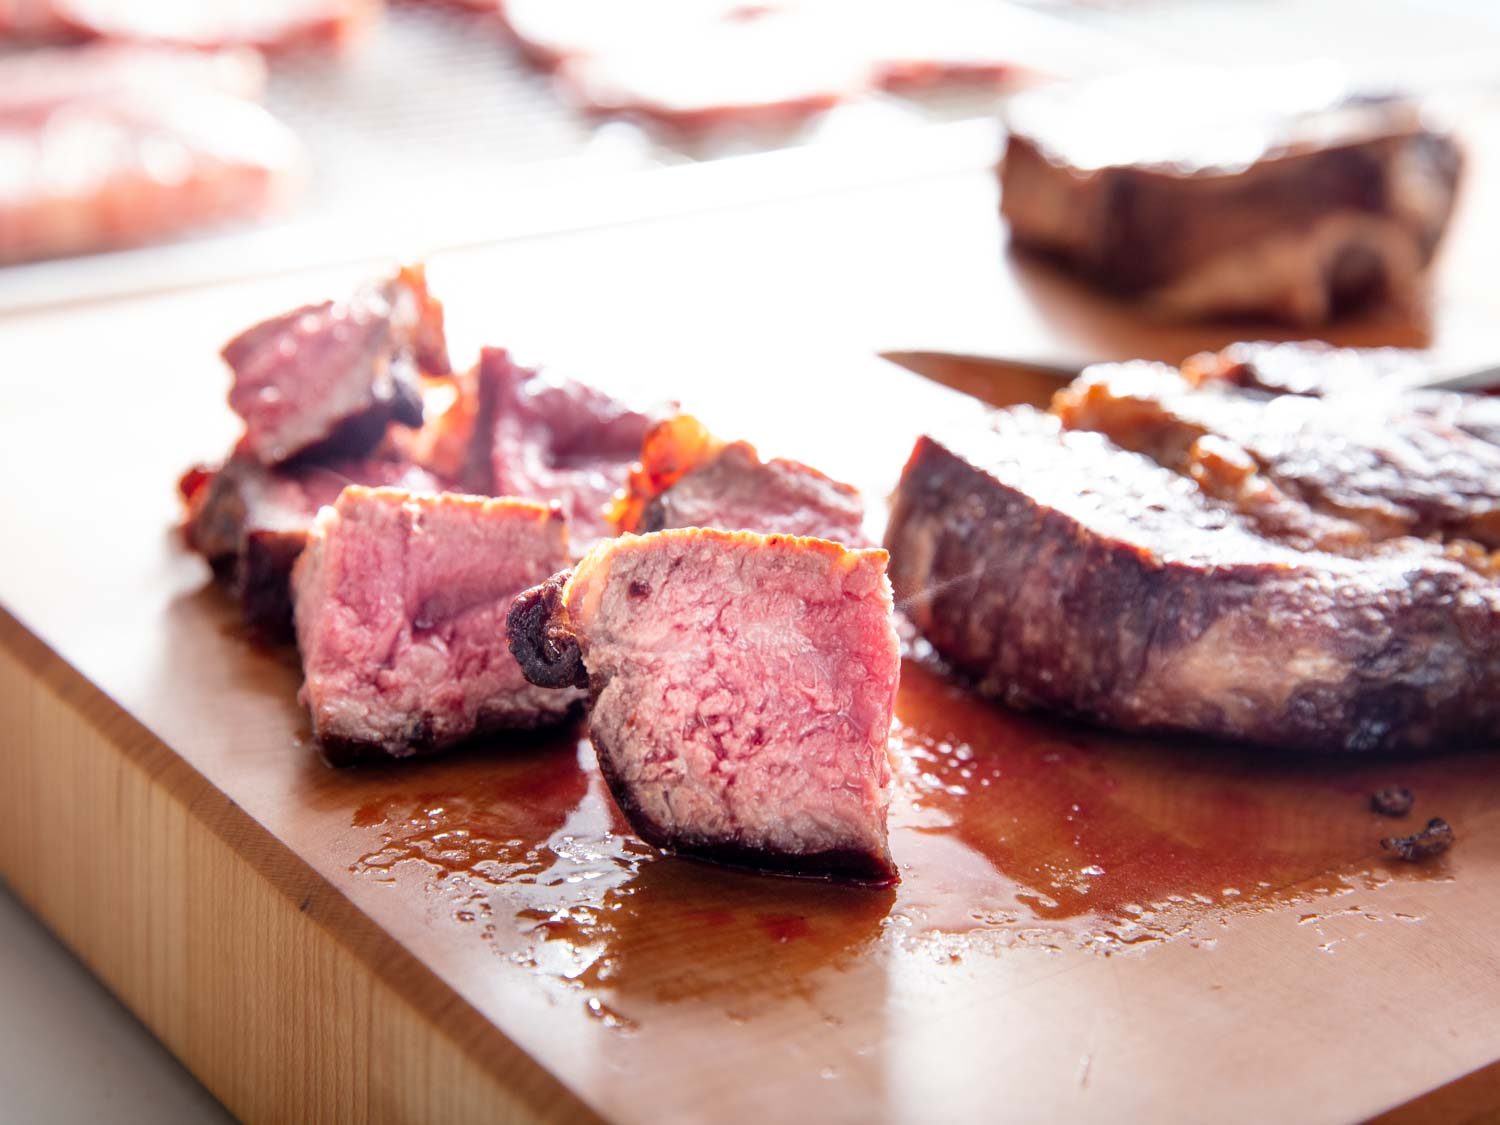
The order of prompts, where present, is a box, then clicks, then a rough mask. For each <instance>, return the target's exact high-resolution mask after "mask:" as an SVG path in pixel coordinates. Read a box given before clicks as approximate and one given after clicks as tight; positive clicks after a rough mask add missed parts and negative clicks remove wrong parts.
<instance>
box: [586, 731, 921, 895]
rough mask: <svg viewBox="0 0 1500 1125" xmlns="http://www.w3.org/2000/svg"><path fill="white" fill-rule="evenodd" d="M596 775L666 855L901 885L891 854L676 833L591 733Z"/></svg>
mask: <svg viewBox="0 0 1500 1125" xmlns="http://www.w3.org/2000/svg"><path fill="white" fill-rule="evenodd" d="M589 737H590V739H591V740H592V741H593V743H594V755H595V757H596V758H597V759H598V761H599V772H600V773H601V774H602V775H603V777H604V782H605V784H606V785H608V786H609V791H610V793H611V794H612V795H613V796H614V799H615V804H617V805H618V806H619V807H620V811H621V812H622V813H624V814H625V819H626V820H627V821H629V822H630V826H631V827H632V828H633V829H635V832H636V834H637V835H638V836H640V838H641V839H642V840H644V841H645V842H646V843H648V844H650V845H651V846H652V847H653V848H655V849H657V850H658V851H660V852H664V853H666V854H668V855H676V856H681V857H683V858H684V859H695V860H700V861H702V862H704V863H713V864H717V865H718V866H721V867H733V868H737V869H739V870H749V871H757V872H760V873H761V874H766V875H778V876H785V877H790V878H796V879H816V880H822V881H824V882H831V883H853V884H857V885H860V886H868V887H889V886H892V885H893V884H895V883H897V882H899V881H900V875H899V874H898V873H897V871H896V865H895V863H894V862H893V861H892V859H891V857H890V853H889V852H883V853H882V852H873V851H866V850H864V849H861V848H847V847H845V848H826V849H824V850H822V851H816V852H786V851H774V850H772V849H769V848H759V847H753V846H750V845H748V844H742V843H738V842H736V841H727V840H716V839H705V838H703V837H694V836H692V835H690V834H687V833H674V832H672V831H670V830H668V829H667V828H666V826H665V825H662V824H660V823H658V822H657V821H655V820H653V819H652V818H651V817H650V816H649V815H648V814H647V813H646V812H645V811H644V810H643V809H642V808H641V806H640V804H639V803H638V802H637V801H636V800H635V798H634V796H633V795H632V794H631V792H630V789H629V787H628V786H626V785H625V784H624V782H623V781H622V779H621V778H620V776H619V774H618V773H617V772H616V770H615V768H614V755H613V754H612V753H611V752H610V750H609V747H608V746H607V745H604V744H602V743H601V742H600V741H599V739H598V737H597V732H595V731H594V730H592V729H591V730H590V731H589Z"/></svg>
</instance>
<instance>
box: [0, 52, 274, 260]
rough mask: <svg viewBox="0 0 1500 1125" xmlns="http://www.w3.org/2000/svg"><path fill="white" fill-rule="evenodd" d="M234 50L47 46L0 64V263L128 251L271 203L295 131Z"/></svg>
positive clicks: (255, 212) (258, 211) (254, 213)
mask: <svg viewBox="0 0 1500 1125" xmlns="http://www.w3.org/2000/svg"><path fill="white" fill-rule="evenodd" d="M263 81H264V73H263V70H262V68H261V67H260V66H259V64H258V62H257V61H256V60H254V59H253V58H251V57H247V56H245V55H243V54H238V53H236V54H232V55H231V54H221V55H215V56H205V57H201V58H200V57H197V56H195V55H192V54H190V53H187V52H174V51H167V50H160V49H155V50H153V49H147V48H121V47H85V48H79V49H76V50H71V49H70V50H64V49H60V48H59V49H48V50H44V51H40V52H37V53H36V54H34V55H18V56H15V57H13V58H5V59H3V60H0V149H3V150H4V152H5V187H4V190H3V191H0V264H4V263H9V262H21V261H31V260H36V259H41V258H50V257H59V256H62V255H68V254H82V253H89V252H93V251H97V250H112V249H120V248H124V247H131V246H139V245H143V244H146V243H150V242H156V241H161V240H164V239H168V238H173V237H176V236H179V235H183V234H186V233H189V232H192V231H196V230H199V229H203V228H208V227H213V226H218V225H222V224H225V223H229V222H234V221H242V220H246V219H252V218H257V217H259V216H261V215H263V214H265V213H267V212H269V211H272V210H274V209H276V208H277V207H278V206H280V204H281V203H282V202H283V201H284V200H285V199H286V198H287V197H288V196H289V195H291V194H292V193H293V192H294V191H295V189H296V188H297V186H298V184H299V183H300V180H301V173H302V160H303V154H302V148H301V145H300V144H299V143H298V142H297V139H296V138H295V137H294V136H293V135H292V134H291V133H290V132H289V131H288V130H287V129H286V128H285V127H284V126H283V125H281V124H280V123H279V122H278V121H276V120H275V119H274V118H272V117H271V116H270V115H269V114H268V113H267V112H266V111H265V109H264V108H263V107H261V106H260V105H258V104H256V102H255V101H254V100H253V99H254V98H255V97H256V96H257V95H258V94H259V91H260V87H261V85H262V83H263Z"/></svg>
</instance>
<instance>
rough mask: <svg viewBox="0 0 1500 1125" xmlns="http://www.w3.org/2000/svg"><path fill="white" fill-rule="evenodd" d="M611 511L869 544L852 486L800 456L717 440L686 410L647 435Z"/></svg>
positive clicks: (638, 524)
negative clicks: (766, 455)
mask: <svg viewBox="0 0 1500 1125" xmlns="http://www.w3.org/2000/svg"><path fill="white" fill-rule="evenodd" d="M615 516H616V520H617V522H618V524H619V526H620V530H622V531H637V532H646V531H661V530H663V529H665V528H669V527H716V528H719V529H720V530H721V531H762V532H768V533H771V532H774V533H778V534H781V535H804V536H812V537H814V538H817V539H829V540H832V541H833V542H835V543H844V544H846V545H848V546H854V547H860V546H867V545H868V544H867V541H866V539H865V537H864V533H863V531H862V530H861V526H862V525H863V523H864V517H865V506H864V501H863V500H862V499H861V497H860V495H859V492H858V490H856V489H855V488H853V487H851V486H850V485H847V484H841V483H840V482H838V481H836V480H833V479H831V478H829V477H826V476H824V475H823V474H822V473H820V472H818V470H816V469H814V468H812V467H811V466H808V465H804V464H802V463H801V462H799V461H786V460H781V459H779V458H778V459H775V460H771V461H762V460H761V459H760V455H759V454H758V453H757V452H756V451H755V447H754V446H753V445H751V444H750V443H749V442H744V441H737V442H731V443H728V444H725V443H723V442H720V441H718V440H716V439H714V438H713V437H712V436H711V435H710V434H709V433H708V431H707V430H706V429H705V428H704V427H703V425H702V423H700V422H699V421H698V420H697V419H696V418H692V417H690V416H688V415H686V414H679V415H678V416H677V417H675V418H669V419H668V420H667V421H665V422H663V423H661V424H660V425H659V426H657V427H655V428H654V429H653V430H652V431H651V432H650V433H649V434H648V435H647V436H646V442H645V445H644V447H643V448H642V451H641V460H640V463H639V464H638V465H637V466H636V467H635V468H634V469H632V470H631V475H630V482H629V485H628V486H627V490H626V496H625V497H624V498H623V499H622V500H621V502H620V503H619V504H617V505H616V508H615Z"/></svg>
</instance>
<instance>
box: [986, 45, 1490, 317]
mask: <svg viewBox="0 0 1500 1125" xmlns="http://www.w3.org/2000/svg"><path fill="white" fill-rule="evenodd" d="M1007 124H1008V126H1009V130H1010V133H1009V140H1008V142H1007V146H1006V152H1005V159H1004V162H1003V164H1002V167H1001V212H1002V214H1003V215H1004V216H1005V218H1006V219H1007V220H1008V221H1009V223H1010V230H1011V237H1012V238H1013V239H1014V240H1015V242H1016V243H1018V244H1020V245H1023V246H1027V247H1031V248H1034V249H1038V250H1042V251H1045V252H1047V253H1050V254H1053V255H1055V256H1057V257H1059V258H1061V259H1062V260H1064V261H1065V262H1067V263H1069V264H1071V265H1072V266H1073V267H1074V268H1076V269H1077V270H1078V271H1079V272H1080V273H1083V274H1085V275H1087V276H1089V277H1091V278H1093V279H1095V280H1097V281H1098V282H1100V283H1102V284H1103V285H1104V286H1106V287H1108V288H1110V289H1113V290H1116V291H1118V292H1120V293H1123V294H1127V295H1133V296H1139V297H1140V298H1142V299H1144V300H1145V301H1146V302H1147V303H1148V304H1150V305H1152V306H1154V307H1155V308H1157V309H1158V310H1160V311H1162V312H1166V313H1170V314H1179V315H1186V316H1198V315H1208V314H1218V313H1240V314H1248V313H1257V314H1268V315H1273V316H1278V317H1282V318H1285V319H1288V320H1292V321H1296V322H1301V323H1308V324H1311V323H1318V322H1321V321H1324V320H1327V319H1329V318H1330V317H1331V316H1333V315H1335V314H1336V313H1338V312H1340V311H1343V310H1344V309H1345V308H1348V307H1352V306H1354V305H1357V304H1360V303H1363V302H1365V301H1368V300H1370V299H1375V298H1380V297H1392V298H1394V299H1396V300H1398V301H1406V300H1410V299H1411V298H1413V297H1414V296H1415V295H1416V293H1417V292H1418V283H1419V279H1420V276H1421V274H1422V271H1423V269H1424V267H1425V266H1426V265H1427V264H1428V262H1430V261H1431V259H1432V257H1433V254H1434V252H1435V250H1436V248H1437V245H1438V242H1439V240H1440V238H1441V237H1442V234H1443V231H1444V229H1445V227H1446V226H1447V223H1448V218H1449V215H1450V213H1451V212H1452V209H1453V202H1454V195H1455V191H1456V186H1457V183H1458V177H1459V169H1460V165H1461V158H1460V153H1459V149H1458V147H1457V145H1456V143H1455V142H1454V140H1453V138H1452V137H1451V136H1449V135H1448V134H1446V133H1444V132H1441V131H1439V130H1437V129H1436V128H1435V127H1433V126H1432V125H1430V124H1429V122H1428V121H1427V119H1426V117H1425V116H1424V113H1423V111H1422V110H1421V109H1420V108H1419V107H1418V106H1417V105H1415V104H1413V103H1411V102H1410V101H1405V100H1401V99H1399V98H1394V97H1360V96H1352V95H1350V94H1348V93H1347V92H1336V93H1334V94H1333V95H1330V93H1329V90H1328V83H1327V82H1326V81H1325V80H1324V76H1323V75H1322V74H1321V72H1319V73H1318V74H1313V73H1312V72H1310V71H1306V72H1304V71H1300V70H1291V69H1289V70H1286V71H1271V72H1265V73H1260V72H1252V73H1250V74H1247V75H1246V76H1245V77H1244V78H1238V79H1237V78H1232V77H1228V76H1226V75H1225V74H1223V73H1219V72H1216V73H1208V72H1201V73H1200V72H1198V71H1196V70H1194V71H1185V72H1181V73H1177V72H1171V71H1158V70H1152V71H1151V72H1150V73H1140V74H1133V75H1131V76H1129V77H1125V78H1114V79H1106V80H1103V81H1101V82H1098V83H1096V84H1091V85H1088V86H1069V87H1067V88H1061V87H1059V88H1049V89H1046V90H1037V91H1032V92H1028V93H1026V94H1023V95H1021V96H1020V97H1019V98H1018V99H1016V101H1015V102H1014V103H1013V104H1012V105H1010V106H1009V107H1008V108H1007Z"/></svg>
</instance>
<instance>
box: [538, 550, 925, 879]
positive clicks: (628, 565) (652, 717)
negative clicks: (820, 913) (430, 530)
mask: <svg viewBox="0 0 1500 1125" xmlns="http://www.w3.org/2000/svg"><path fill="white" fill-rule="evenodd" d="M885 566H886V556H885V552H883V551H880V550H873V549H866V550H848V549H846V548H843V547H840V546H838V545H836V544H833V543H828V542H825V541H823V540H818V539H797V538H791V537H787V536H776V535H771V536H765V535H758V534H754V533H750V532H723V531H713V530H704V529H698V528H692V529H678V530H672V531H662V532H657V533H656V534H653V535H644V536H633V535H627V536H623V537H621V538H619V539H612V540H606V541H605V542H603V543H600V544H599V545H598V546H596V547H595V548H594V549H593V550H591V551H590V552H589V553H588V554H587V555H585V556H584V557H583V559H582V560H581V561H580V562H579V563H578V565H577V566H576V567H575V568H574V569H573V570H572V571H571V572H570V573H567V574H561V575H558V576H557V577H556V578H554V579H552V580H551V581H549V582H547V583H545V584H544V585H542V586H539V587H537V588H535V589H532V590H528V591H527V592H526V593H525V594H523V595H522V596H521V597H520V598H518V599H517V600H516V603H515V605H514V607H513V608H512V609H511V613H510V635H511V648H512V651H513V652H515V654H516V657H517V659H518V660H519V661H520V663H521V667H522V668H523V669H524V671H525V673H526V675H527V677H528V678H529V679H530V680H531V681H532V682H533V683H536V684H542V685H546V686H560V687H566V686H587V687H588V689H589V693H590V696H591V698H592V701H593V702H592V710H591V712H590V717H589V732H590V738H591V739H592V740H593V743H594V749H595V751H596V752H597V754H598V757H599V767H600V770H601V772H602V773H603V774H604V777H605V780H606V781H607V782H608V783H609V787H610V790H611V792H612V793H613V794H614V796H615V800H616V801H617V802H618V803H619V805H620V808H621V809H622V810H623V811H624V813H625V815H626V816H627V817H628V818H629V820H630V823H631V824H632V825H633V826H634V828H635V830H636V831H637V832H638V833H640V835H641V837H642V838H643V839H644V840H646V841H647V842H648V843H650V844H652V845H654V846H655V847H658V848H662V849H665V850H668V851H676V852H681V853H683V854H685V855H692V856H697V857H700V858H704V859H710V860H715V861H718V862H722V863H728V864H735V865H742V866H749V867H755V868H761V869H764V870H769V871H777V872H782V873H787V874H798V875H813V876H825V877H831V878H845V879H851V880H855V881H861V882H871V883H888V882H891V881H893V880H894V879H895V878H896V869H895V866H894V864H893V862H892V860H891V856H890V851H889V848H888V846H887V838H886V804H887V799H888V788H889V781H890V767H889V763H888V761H887V757H886V744H887V739H888V737H889V733H890V724H891V713H892V708H893V706H894V704H895V696H896V685H897V680H898V677H899V674H900V653H899V647H898V644H897V640H896V634H895V631H894V629H893V628H892V625H891V599H890V587H889V584H888V583H887V581H886V577H885Z"/></svg>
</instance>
